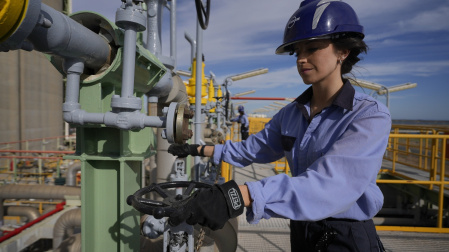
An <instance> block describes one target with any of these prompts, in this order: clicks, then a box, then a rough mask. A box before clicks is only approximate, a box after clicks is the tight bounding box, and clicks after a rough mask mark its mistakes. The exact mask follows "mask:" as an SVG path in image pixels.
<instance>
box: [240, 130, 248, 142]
mask: <svg viewBox="0 0 449 252" xmlns="http://www.w3.org/2000/svg"><path fill="white" fill-rule="evenodd" d="M241 133H242V140H246V139H247V138H248V136H249V133H248V132H243V131H242V132H241Z"/></svg>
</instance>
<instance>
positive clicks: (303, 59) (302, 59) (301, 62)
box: [296, 54, 307, 64]
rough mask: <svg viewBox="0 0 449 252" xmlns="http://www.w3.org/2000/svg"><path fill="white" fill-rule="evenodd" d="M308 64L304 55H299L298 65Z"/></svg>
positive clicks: (297, 58)
mask: <svg viewBox="0 0 449 252" xmlns="http://www.w3.org/2000/svg"><path fill="white" fill-rule="evenodd" d="M306 62H307V58H306V57H305V55H304V54H297V57H296V63H297V64H304V63H306Z"/></svg>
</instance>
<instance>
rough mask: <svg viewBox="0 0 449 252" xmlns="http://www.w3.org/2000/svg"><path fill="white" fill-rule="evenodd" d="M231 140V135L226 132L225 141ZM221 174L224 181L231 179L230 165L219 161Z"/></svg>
mask: <svg viewBox="0 0 449 252" xmlns="http://www.w3.org/2000/svg"><path fill="white" fill-rule="evenodd" d="M227 140H231V136H230V135H229V134H226V141H227ZM221 176H222V177H224V179H225V181H226V182H227V181H229V180H231V179H232V166H231V165H230V164H228V163H226V162H221Z"/></svg>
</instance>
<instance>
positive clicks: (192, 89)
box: [186, 59, 208, 105]
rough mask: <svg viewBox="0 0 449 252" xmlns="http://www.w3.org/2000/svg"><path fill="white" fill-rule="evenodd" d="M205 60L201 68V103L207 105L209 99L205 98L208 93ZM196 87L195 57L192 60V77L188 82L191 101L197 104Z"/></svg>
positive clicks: (188, 93)
mask: <svg viewBox="0 0 449 252" xmlns="http://www.w3.org/2000/svg"><path fill="white" fill-rule="evenodd" d="M204 67H205V64H204V62H203V63H202V69H201V104H202V105H206V103H207V99H206V98H205V97H206V96H207V95H208V91H207V79H206V78H205V77H204ZM195 88H196V59H193V62H192V78H190V79H189V81H188V83H187V84H186V89H187V95H188V96H189V103H190V104H196V103H195V102H196V101H195Z"/></svg>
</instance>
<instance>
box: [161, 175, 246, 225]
mask: <svg viewBox="0 0 449 252" xmlns="http://www.w3.org/2000/svg"><path fill="white" fill-rule="evenodd" d="M175 208H176V210H175V211H174V212H173V213H172V214H170V217H169V219H168V223H169V224H170V225H171V226H177V225H179V224H181V223H182V222H183V221H186V222H187V224H189V225H195V224H197V223H198V224H200V225H202V226H207V227H209V228H210V229H212V230H217V229H221V228H223V226H224V224H225V223H226V221H228V220H229V219H230V218H235V217H237V216H239V215H240V214H242V213H243V208H244V202H243V197H242V193H241V192H240V189H239V186H238V185H237V183H235V181H234V180H231V181H228V182H226V183H224V184H222V185H214V186H212V187H211V188H203V189H200V190H197V191H196V192H195V193H194V194H193V195H192V196H191V197H190V200H188V201H187V202H186V203H185V204H181V205H178V206H175Z"/></svg>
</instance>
